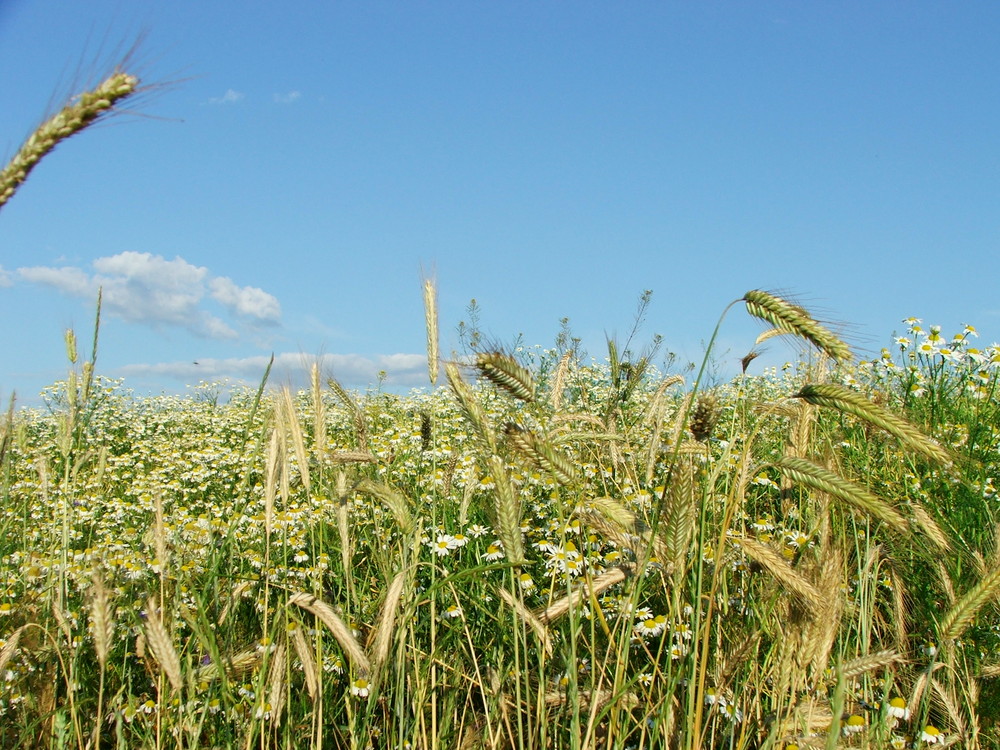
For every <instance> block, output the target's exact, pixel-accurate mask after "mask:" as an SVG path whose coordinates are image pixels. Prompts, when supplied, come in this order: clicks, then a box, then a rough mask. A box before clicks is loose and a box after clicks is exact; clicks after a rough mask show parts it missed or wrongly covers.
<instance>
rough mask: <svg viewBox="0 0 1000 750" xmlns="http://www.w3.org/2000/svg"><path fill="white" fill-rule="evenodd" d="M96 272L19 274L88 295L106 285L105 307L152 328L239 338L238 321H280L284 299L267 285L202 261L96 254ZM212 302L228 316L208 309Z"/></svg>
mask: <svg viewBox="0 0 1000 750" xmlns="http://www.w3.org/2000/svg"><path fill="white" fill-rule="evenodd" d="M91 266H92V267H93V271H94V272H93V273H88V272H86V271H84V270H83V269H81V268H78V267H76V266H62V267H54V266H31V267H24V268H18V269H17V276H18V278H20V279H21V280H23V281H27V282H29V283H32V284H39V285H42V286H48V287H52V288H53V289H56V290H58V291H59V292H61V293H62V294H65V295H68V296H70V297H78V298H81V299H85V300H92V299H94V298H96V296H97V292H98V289H100V290H102V308H103V310H104V311H105V312H108V313H110V314H112V315H116V316H117V317H120V318H122V319H123V320H126V321H128V322H130V323H138V324H141V325H146V326H150V327H153V328H164V327H178V328H182V329H184V330H186V331H188V332H190V333H192V334H194V335H195V336H198V337H200V338H207V339H237V338H239V337H240V334H239V332H238V331H237V329H236V328H235V327H234V325H240V324H242V325H246V326H249V327H251V328H254V329H257V328H261V327H273V326H278V325H280V324H281V304H280V303H279V302H278V299H277V298H276V297H274V296H273V295H271V294H268V293H267V292H265V291H264V290H263V289H259V288H257V287H252V286H242V287H241V286H239V285H237V284H236V283H235V282H234V281H233V280H232V279H230V278H229V277H227V276H214V275H212V274H211V273H210V272H209V270H208V269H207V268H205V267H204V266H196V265H193V264H191V263H188V262H187V261H186V260H184V259H183V258H182V257H180V256H176V257H175V258H174V259H173V260H167V259H166V258H164V257H162V256H160V255H153V254H151V253H138V252H133V251H126V252H122V253H118V254H117V255H110V256H106V257H102V258H97V259H96V260H94V261H93V262H92V263H91ZM210 301H214V302H216V303H218V305H219V306H220V307H221V308H222V309H223V310H224V311H225V312H226V313H227V314H228V318H229V320H228V321H227V320H223V318H221V317H219V316H218V315H216V314H214V313H212V312H210V311H209V310H208V309H207V308H206V303H208V302H210Z"/></svg>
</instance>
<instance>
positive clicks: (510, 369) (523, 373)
mask: <svg viewBox="0 0 1000 750" xmlns="http://www.w3.org/2000/svg"><path fill="white" fill-rule="evenodd" d="M476 368H477V369H478V370H479V372H481V373H482V374H483V376H484V377H485V378H486V379H487V380H489V381H490V382H491V383H493V385H495V386H497V387H498V388H502V389H503V390H505V391H507V393H509V394H510V395H512V396H513V397H514V398H517V399H520V400H521V401H527V402H529V403H530V402H532V401H534V400H535V379H534V377H533V376H532V374H531V372H530V371H529V370H528V368H526V367H523V366H521V365H520V364H518V362H517V360H516V359H514V358H513V357H512V356H510V355H509V354H505V353H504V352H499V351H492V352H479V354H478V355H476Z"/></svg>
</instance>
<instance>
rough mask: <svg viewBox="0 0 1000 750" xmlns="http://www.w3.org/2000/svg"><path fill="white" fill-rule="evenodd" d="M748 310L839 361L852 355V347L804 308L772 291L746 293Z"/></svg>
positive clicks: (744, 300) (846, 359) (745, 299)
mask: <svg viewBox="0 0 1000 750" xmlns="http://www.w3.org/2000/svg"><path fill="white" fill-rule="evenodd" d="M743 302H744V303H746V307H747V312H748V313H750V314H751V315H753V316H754V317H755V318H760V319H761V320H765V321H767V322H768V323H770V324H771V325H773V326H774V327H775V328H778V329H779V330H782V331H785V332H787V333H793V334H795V335H796V336H801V337H802V338H804V339H805V340H806V341H808V342H809V343H810V344H812V345H813V346H815V347H816V348H817V349H819V350H820V351H821V352H823V353H825V354H826V355H827V356H829V357H830V358H831V359H835V360H837V361H838V362H847V361H848V360H850V359H851V349H850V347H848V346H847V344H845V343H844V342H843V341H841V340H840V339H839V338H837V337H836V336H834V335H833V333H831V332H830V331H829V330H828V329H826V328H825V327H824V326H822V325H820V323H819V322H818V321H816V319H815V318H813V317H812V316H811V315H810V314H809V313H808V312H807V311H806V310H805V309H804V308H802V307H799V306H798V305H795V304H793V303H791V302H789V301H787V300H784V299H782V298H781V297H777V296H775V295H773V294H771V293H770V292H765V291H761V290H760V289H754V290H752V291H749V292H747V293H746V294H744V295H743Z"/></svg>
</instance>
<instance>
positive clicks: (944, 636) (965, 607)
mask: <svg viewBox="0 0 1000 750" xmlns="http://www.w3.org/2000/svg"><path fill="white" fill-rule="evenodd" d="M998 594H1000V568H996V569H994V570H992V571H990V573H989V574H987V575H986V576H984V577H983V578H982V579H981V580H980V581H979V583H977V584H976V585H975V586H974V587H973V588H972V590H971V591H969V592H968V593H966V594H965V596H963V597H962V598H961V599H959V600H958V601H957V602H956V603H955V605H954V606H953V607H952V608H951V609H950V610H948V614H947V615H945V617H944V620H942V621H941V627H940V629H939V631H938V632H939V634H940V638H941V641H942V642H948V641H953V640H955V639H956V638H958V637H959V636H960V635H962V633H964V632H965V629H966V628H967V627H969V625H971V624H972V621H973V620H974V619H975V618H976V614H977V613H978V612H979V610H980V609H982V608H983V606H984V605H985V604H986V603H987V602H989V601H990V600H991V599H993V598H995V597H996V596H997V595H998Z"/></svg>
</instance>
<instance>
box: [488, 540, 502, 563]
mask: <svg viewBox="0 0 1000 750" xmlns="http://www.w3.org/2000/svg"><path fill="white" fill-rule="evenodd" d="M483 559H484V560H486V561H487V562H495V561H497V560H502V559H503V549H502V548H501V546H500V543H499V542H493V544H491V545H490V546H489V547H487V548H486V551H485V552H484V553H483Z"/></svg>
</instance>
